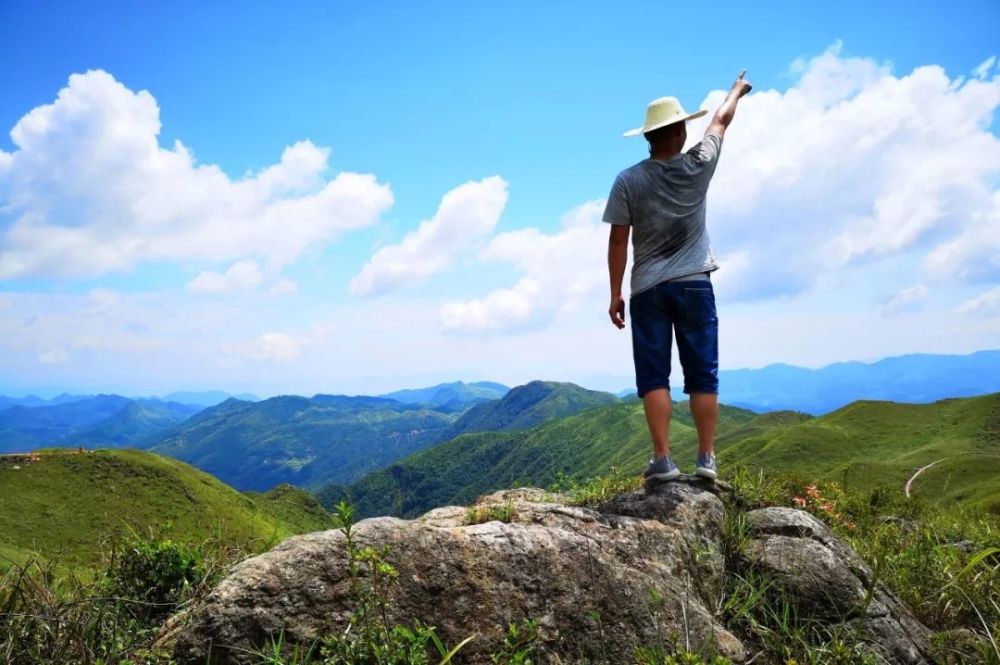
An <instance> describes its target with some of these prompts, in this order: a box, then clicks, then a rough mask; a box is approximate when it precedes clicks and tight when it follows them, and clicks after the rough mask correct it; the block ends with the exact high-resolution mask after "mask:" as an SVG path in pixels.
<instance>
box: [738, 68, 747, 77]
mask: <svg viewBox="0 0 1000 665" xmlns="http://www.w3.org/2000/svg"><path fill="white" fill-rule="evenodd" d="M746 73H747V70H746V69H743V70H741V71H740V75H739V76H737V77H736V78H737V79H742V78H743V76H744V75H746Z"/></svg>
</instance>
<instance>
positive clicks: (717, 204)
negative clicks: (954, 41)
mask: <svg viewBox="0 0 1000 665" xmlns="http://www.w3.org/2000/svg"><path fill="white" fill-rule="evenodd" d="M988 69H989V68H988V67H986V68H983V70H982V72H983V76H982V77H981V78H979V79H972V80H963V79H954V80H952V79H949V77H948V76H947V75H946V73H945V72H944V70H943V69H942V68H941V67H939V66H936V65H928V66H923V67H918V68H916V69H914V70H913V71H912V72H910V73H909V74H906V75H902V76H897V75H894V74H893V73H892V72H891V68H890V67H889V66H888V65H884V64H879V63H877V62H875V61H873V60H870V59H866V58H851V57H843V56H842V55H841V53H840V47H839V45H834V46H833V47H831V48H830V49H828V50H827V51H826V52H824V53H822V54H821V55H819V56H817V57H814V58H811V59H809V60H802V61H800V62H799V63H798V64H797V66H796V67H793V71H794V72H795V73H797V74H798V75H799V78H798V79H797V81H796V82H795V83H794V84H793V85H792V86H791V87H790V88H789V89H788V90H786V91H784V92H779V91H777V90H761V91H754V92H752V93H751V94H750V95H748V96H747V97H745V98H744V99H743V100H742V101H741V102H740V105H739V108H738V110H737V113H736V118H735V120H734V122H733V125H732V126H731V127H730V128H729V130H728V132H727V134H726V138H725V142H724V145H723V149H722V155H721V158H720V162H719V166H718V169H717V171H716V175H715V178H714V180H713V183H712V185H711V189H710V190H709V194H708V224H709V230H710V233H711V237H712V240H713V245H714V246H715V248H716V250H717V252H718V253H719V254H720V255H723V256H724V255H727V254H736V253H739V252H747V254H746V256H747V257H749V260H750V261H751V265H749V266H748V267H747V268H748V269H747V270H746V272H745V275H746V277H747V279H748V280H749V281H747V282H745V283H744V284H743V287H744V289H743V291H744V294H745V295H744V297H747V298H751V297H754V296H756V297H767V296H771V295H777V294H780V293H786V294H787V293H796V292H799V291H801V290H803V289H806V288H808V287H809V286H811V285H813V284H815V281H816V279H817V278H818V277H820V276H822V275H823V274H824V273H827V272H832V271H836V270H838V269H839V268H841V267H843V266H845V265H848V264H857V263H861V262H871V261H879V260H881V259H883V258H886V257H891V256H895V255H900V254H906V253H917V254H918V255H919V256H926V257H928V258H927V264H926V267H927V270H928V271H929V272H932V273H933V272H935V270H937V269H936V268H935V266H939V265H942V266H943V265H947V266H948V268H942V269H940V270H937V272H938V273H942V272H947V270H948V269H950V268H951V267H952V266H953V265H954V264H955V263H956V262H959V261H961V262H962V263H963V264H964V265H965V266H966V268H965V270H964V272H962V273H961V274H956V275H954V276H955V277H959V278H962V276H963V274H965V276H966V277H969V278H983V277H985V275H982V274H979V275H973V274H972V273H974V272H976V270H974V269H972V268H971V267H969V266H970V265H971V264H972V263H974V262H975V261H976V260H977V257H978V258H982V257H989V256H993V257H996V256H997V255H998V252H997V251H996V249H995V248H996V247H997V245H998V244H1000V240H998V237H1000V218H998V216H997V214H996V212H995V211H996V209H997V203H996V196H997V194H996V174H997V173H998V171H1000V140H998V139H997V137H996V136H995V135H994V134H992V133H991V132H990V129H989V125H990V122H991V119H992V117H993V114H994V113H995V111H996V109H997V107H998V106H1000V76H998V75H997V74H996V72H994V73H993V74H992V75H991V76H990V77H989V78H987V74H986V71H987V70H988ZM724 96H725V91H722V90H717V91H713V92H711V93H709V95H708V96H707V97H706V98H705V100H704V102H703V103H702V104H701V106H702V107H703V108H708V109H710V110H711V111H714V110H715V109H716V108H717V107H718V105H719V104H720V103H721V102H722V100H723V98H724ZM709 120H710V116H706V117H704V118H702V119H699V120H697V121H693V122H692V123H691V125H690V127H689V130H688V135H689V141H690V142H693V141H695V140H697V139H700V137H701V135H702V133H703V131H704V128H705V126H706V125H707V123H708V121H709ZM977 248H978V249H977ZM991 252H992V254H990V253H991ZM932 257H936V258H932ZM990 270H991V271H992V274H993V275H996V274H997V267H996V264H995V261H994V263H993V264H992V267H991V268H990ZM966 273H967V274H966ZM939 276H940V275H939Z"/></svg>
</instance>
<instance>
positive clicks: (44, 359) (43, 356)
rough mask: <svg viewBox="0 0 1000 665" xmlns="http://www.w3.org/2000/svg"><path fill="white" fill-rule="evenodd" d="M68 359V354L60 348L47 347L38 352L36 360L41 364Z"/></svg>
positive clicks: (53, 363)
mask: <svg viewBox="0 0 1000 665" xmlns="http://www.w3.org/2000/svg"><path fill="white" fill-rule="evenodd" d="M67 360H69V355H68V354H67V353H66V352H65V351H63V350H62V349H49V350H48V351H44V352H42V353H39V354H38V362H40V363H42V364H43V365H56V364H59V363H64V362H66V361H67Z"/></svg>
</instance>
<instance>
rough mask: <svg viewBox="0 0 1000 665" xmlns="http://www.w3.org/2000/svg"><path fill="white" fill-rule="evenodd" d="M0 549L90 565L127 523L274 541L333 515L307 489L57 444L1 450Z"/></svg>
mask: <svg viewBox="0 0 1000 665" xmlns="http://www.w3.org/2000/svg"><path fill="white" fill-rule="evenodd" d="M0 487H2V488H3V491H2V492H0V555H3V556H6V557H8V558H9V559H13V560H15V561H21V560H24V559H25V558H26V557H27V556H28V555H29V553H30V552H38V553H40V554H41V555H42V556H45V557H48V556H56V557H58V559H59V561H60V562H62V563H74V562H90V561H93V560H94V559H95V558H96V557H97V556H98V555H99V553H100V551H101V549H102V547H104V548H106V547H109V546H110V543H106V542H101V541H100V539H101V538H103V537H106V536H108V535H111V534H117V535H119V536H128V534H129V529H130V528H131V529H133V530H134V531H136V532H138V533H140V534H143V535H149V533H150V529H153V530H156V529H159V528H160V527H161V526H163V525H165V524H167V523H169V524H170V528H169V531H167V532H166V537H169V538H171V539H173V540H178V541H187V542H198V541H202V540H204V539H206V538H208V537H210V536H212V535H214V534H215V533H216V528H217V527H218V528H219V529H220V530H221V532H222V533H223V534H224V535H225V537H226V538H227V539H228V540H231V541H232V542H234V543H239V542H246V541H247V540H248V539H250V538H259V539H263V540H265V541H274V542H277V541H279V540H281V539H283V538H285V537H287V536H289V535H292V534H294V533H301V532H304V531H314V530H318V529H325V528H331V527H332V526H333V523H332V518H331V517H330V515H329V514H327V513H326V512H325V511H324V510H322V508H321V507H320V506H319V505H318V504H317V503H316V501H315V499H313V497H311V496H310V495H309V494H307V493H306V492H303V491H301V490H295V489H292V488H276V489H275V490H274V491H273V492H270V493H268V494H264V495H255V496H252V497H251V496H247V495H244V494H240V493H239V492H237V491H236V490H234V489H232V488H231V487H228V486H226V485H224V484H223V483H222V482H220V481H219V480H217V479H215V478H213V477H212V476H210V475H208V474H207V473H203V472H201V471H198V470H197V469H194V468H192V467H190V466H188V465H187V464H184V463H183V462H179V461H177V460H173V459H169V458H166V457H161V456H159V455H155V454H153V453H149V452H143V451H138V450H99V451H91V452H86V453H83V454H80V453H77V452H76V451H69V450H61V451H52V452H42V453H39V454H33V455H8V456H0Z"/></svg>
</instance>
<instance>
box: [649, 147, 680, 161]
mask: <svg viewBox="0 0 1000 665" xmlns="http://www.w3.org/2000/svg"><path fill="white" fill-rule="evenodd" d="M679 154H681V151H680V150H659V151H656V150H654V151H653V154H652V155H650V156H649V158H650V159H657V160H660V161H664V162H665V161H667V160H668V159H673V158H674V157H676V156H677V155H679Z"/></svg>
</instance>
